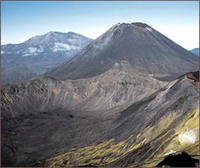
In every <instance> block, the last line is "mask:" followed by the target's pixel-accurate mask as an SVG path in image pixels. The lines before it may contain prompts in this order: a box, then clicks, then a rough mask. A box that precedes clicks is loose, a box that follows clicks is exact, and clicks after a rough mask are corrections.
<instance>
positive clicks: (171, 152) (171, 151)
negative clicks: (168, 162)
mask: <svg viewBox="0 0 200 168" xmlns="http://www.w3.org/2000/svg"><path fill="white" fill-rule="evenodd" d="M173 153H176V151H174V150H170V151H169V152H167V153H165V154H164V156H167V155H171V154H173Z"/></svg>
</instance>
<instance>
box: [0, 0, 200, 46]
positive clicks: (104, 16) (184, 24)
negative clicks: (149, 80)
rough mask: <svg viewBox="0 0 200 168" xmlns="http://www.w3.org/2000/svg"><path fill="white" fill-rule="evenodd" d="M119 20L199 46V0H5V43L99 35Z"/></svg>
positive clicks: (188, 44) (181, 43) (3, 7)
mask: <svg viewBox="0 0 200 168" xmlns="http://www.w3.org/2000/svg"><path fill="white" fill-rule="evenodd" d="M118 22H126V23H132V22H144V23H147V24H148V25H150V26H152V27H153V28H155V29H156V30H158V31H160V32H161V33H163V34H164V35H166V36H167V37H169V38H170V39H172V40H173V41H175V42H176V43H178V44H179V45H181V46H183V47H184V48H186V49H192V48H195V47H198V46H199V2H198V1H163V2H162V1H150V2H144V1H143V2H141V1H135V2H134V1H132V2H131V1H121V2H120V1H118V2H116V1H115V2H112V1H109V2H106V1H104V2H103V1H102V2H101V1H96V2H87V1H86V2H81V1H77V2H70V1H68V2H67V1H65V2H64V1H60V2H59V1H58V2H55V1H54V2H53V1H52V2H51V1H43V2H40V1H35V2H33V1H32V2H23V1H21V2H20V1H16V2H14V1H13V2H5V1H4V2H2V25H1V26H2V27H1V28H2V30H1V31H2V32H1V33H2V34H1V37H2V39H1V40H2V44H7V43H20V42H24V41H25V40H27V39H28V38H30V37H32V36H35V35H42V34H45V33H47V32H49V31H60V32H68V31H73V32H76V33H80V34H82V35H85V36H87V37H91V38H96V37H98V36H99V35H101V34H102V33H104V32H105V31H106V30H107V29H109V28H110V27H111V26H113V25H114V24H116V23H118Z"/></svg>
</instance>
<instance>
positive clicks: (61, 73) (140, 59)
mask: <svg viewBox="0 0 200 168" xmlns="http://www.w3.org/2000/svg"><path fill="white" fill-rule="evenodd" d="M121 60H126V61H128V62H129V63H130V64H131V65H132V66H133V67H134V68H135V71H137V72H141V73H145V74H150V75H154V76H155V77H157V78H172V79H175V78H177V77H179V76H181V75H183V74H185V73H187V72H189V71H191V70H193V71H196V70H198V58H196V57H194V55H193V54H191V53H190V52H189V51H187V50H185V49H184V48H182V47H181V46H179V45H177V44H176V43H174V42H173V41H171V40H170V39H168V38H167V37H165V36H164V35H162V34H161V33H159V32H158V31H156V30H155V29H154V28H152V27H150V26H149V25H147V24H143V23H132V24H126V23H122V24H116V25H114V26H113V27H112V28H110V29H109V30H108V31H107V32H105V33H104V34H103V35H102V36H100V37H99V38H97V39H96V40H94V41H93V42H92V43H91V44H90V45H88V46H87V47H86V48H84V49H83V50H82V51H81V52H79V53H78V54H77V55H76V56H74V57H73V58H71V59H70V60H68V61H67V62H66V63H65V64H62V65H61V66H58V67H56V68H55V69H53V70H51V71H49V72H47V73H46V75H47V76H52V77H54V78H56V79H78V78H88V77H94V76H96V75H99V74H101V73H103V72H105V71H106V70H108V69H109V68H111V67H112V66H113V64H115V62H117V61H121ZM183 65H184V66H183Z"/></svg>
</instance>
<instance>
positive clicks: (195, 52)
mask: <svg viewBox="0 0 200 168" xmlns="http://www.w3.org/2000/svg"><path fill="white" fill-rule="evenodd" d="M190 52H192V53H193V54H195V55H197V56H199V48H194V49H192V50H190Z"/></svg>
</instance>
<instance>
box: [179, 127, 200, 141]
mask: <svg viewBox="0 0 200 168" xmlns="http://www.w3.org/2000/svg"><path fill="white" fill-rule="evenodd" d="M197 137H198V130H196V129H192V130H190V131H186V132H184V133H182V134H179V135H178V140H179V142H180V143H181V144H185V143H189V144H194V143H195V142H196V140H197Z"/></svg>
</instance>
